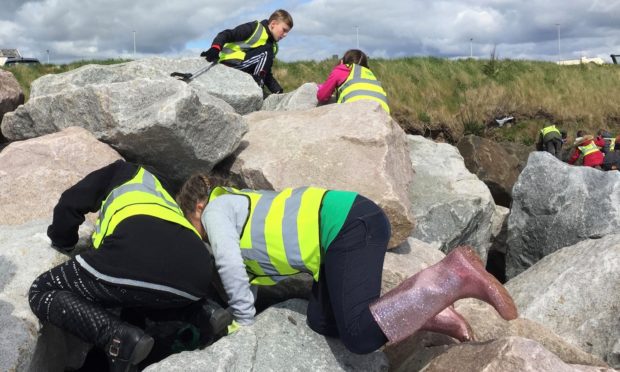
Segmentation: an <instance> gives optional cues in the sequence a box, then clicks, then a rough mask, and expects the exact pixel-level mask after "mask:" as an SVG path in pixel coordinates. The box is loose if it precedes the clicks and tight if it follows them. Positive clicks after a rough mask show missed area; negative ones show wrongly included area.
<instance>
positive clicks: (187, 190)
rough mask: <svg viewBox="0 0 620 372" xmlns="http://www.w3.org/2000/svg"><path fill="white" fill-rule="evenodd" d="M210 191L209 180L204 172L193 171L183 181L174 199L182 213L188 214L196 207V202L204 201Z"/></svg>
mask: <svg viewBox="0 0 620 372" xmlns="http://www.w3.org/2000/svg"><path fill="white" fill-rule="evenodd" d="M210 193H211V181H210V180H209V177H207V175H206V174H203V173H195V174H193V175H192V176H191V177H190V178H188V179H187V181H185V183H184V184H183V186H181V190H180V191H179V193H178V194H177V197H176V201H177V204H178V205H179V207H181V210H182V211H183V214H184V215H186V216H187V215H188V214H189V213H191V212H193V211H194V209H195V208H196V204H198V203H200V202H204V201H206V200H207V199H208V198H209V194H210Z"/></svg>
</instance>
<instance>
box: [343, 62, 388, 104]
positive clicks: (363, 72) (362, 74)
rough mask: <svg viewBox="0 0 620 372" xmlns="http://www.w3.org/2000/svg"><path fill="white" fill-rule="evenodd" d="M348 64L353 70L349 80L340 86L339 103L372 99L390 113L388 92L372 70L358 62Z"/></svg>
mask: <svg viewBox="0 0 620 372" xmlns="http://www.w3.org/2000/svg"><path fill="white" fill-rule="evenodd" d="M347 66H348V67H349V68H350V69H351V72H350V73H349V76H348V77H347V80H345V81H344V83H342V85H340V86H339V87H338V103H344V102H355V101H360V100H371V101H375V102H378V103H379V104H380V105H381V107H383V109H384V110H385V111H386V112H387V113H388V114H389V113H390V107H389V106H388V101H387V93H385V90H383V87H381V83H380V82H379V81H377V78H375V75H374V74H373V73H372V71H370V70H369V69H367V68H366V67H364V66H360V65H357V64H351V65H347Z"/></svg>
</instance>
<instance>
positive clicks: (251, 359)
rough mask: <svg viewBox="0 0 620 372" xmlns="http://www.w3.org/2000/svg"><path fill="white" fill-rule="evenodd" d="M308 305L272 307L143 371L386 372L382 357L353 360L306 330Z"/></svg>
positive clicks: (300, 302)
mask: <svg viewBox="0 0 620 372" xmlns="http://www.w3.org/2000/svg"><path fill="white" fill-rule="evenodd" d="M306 306H307V301H304V300H289V301H286V302H283V303H281V304H279V305H276V306H274V307H271V308H269V309H267V310H265V311H264V312H262V313H261V314H260V315H258V316H257V318H256V323H254V324H253V325H251V326H247V327H242V328H241V329H240V330H239V331H237V332H236V333H234V334H233V335H230V336H226V337H224V338H222V339H220V340H219V341H217V342H216V343H214V344H212V345H211V346H209V347H207V348H205V349H204V350H198V351H188V352H183V353H180V354H175V355H172V356H170V357H168V358H166V359H164V360H163V361H161V362H159V363H157V364H153V365H151V366H149V367H147V368H146V369H145V370H144V371H148V372H155V371H166V372H168V371H183V372H190V371H377V372H378V371H387V370H388V363H387V358H386V357H385V355H384V354H383V353H382V352H380V351H376V352H374V353H370V354H367V355H357V354H353V353H351V352H350V351H348V350H347V349H346V348H345V347H344V345H343V344H342V343H341V342H340V341H339V340H336V339H332V338H327V337H325V336H321V335H319V334H318V333H316V332H314V331H313V330H311V329H310V328H309V327H308V326H307V325H306Z"/></svg>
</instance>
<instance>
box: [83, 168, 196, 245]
mask: <svg viewBox="0 0 620 372" xmlns="http://www.w3.org/2000/svg"><path fill="white" fill-rule="evenodd" d="M136 215H147V216H153V217H157V218H160V219H162V220H166V221H170V222H174V223H177V224H179V225H181V226H184V227H186V228H188V229H190V230H192V231H193V232H194V233H196V235H198V237H200V234H199V233H198V231H196V229H195V228H194V226H192V224H191V223H190V222H189V221H188V220H187V219H186V218H185V216H184V215H183V212H182V211H181V208H179V206H178V205H177V203H176V202H175V201H174V199H173V198H172V197H171V196H170V194H168V192H167V191H166V190H165V189H164V188H163V187H162V185H161V183H160V182H159V180H158V179H157V178H155V176H154V175H153V174H151V173H150V172H148V171H147V170H145V169H144V168H142V167H140V169H139V170H138V172H137V173H136V175H135V176H134V177H133V178H132V179H130V180H129V181H127V182H125V183H123V184H122V185H119V186H117V187H116V188H115V189H114V190H112V192H110V194H109V195H108V196H107V198H106V199H105V200H104V201H103V202H102V203H101V208H100V209H99V218H97V223H96V224H95V232H94V233H93V236H92V239H93V245H94V246H95V248H99V246H100V245H101V243H102V242H103V240H104V238H105V237H106V236H108V235H111V234H112V233H113V232H114V229H116V226H117V225H118V224H119V223H120V222H121V221H123V220H124V219H125V218H128V217H131V216H136Z"/></svg>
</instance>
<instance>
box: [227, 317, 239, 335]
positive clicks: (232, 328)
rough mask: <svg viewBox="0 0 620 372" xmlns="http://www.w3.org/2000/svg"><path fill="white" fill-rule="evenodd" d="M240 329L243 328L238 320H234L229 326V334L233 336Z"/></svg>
mask: <svg viewBox="0 0 620 372" xmlns="http://www.w3.org/2000/svg"><path fill="white" fill-rule="evenodd" d="M240 327H241V326H240V325H239V323H237V321H236V320H233V321H232V323H230V325H229V326H228V334H229V335H232V334H233V333H235V332H237V331H238V330H239V328H240Z"/></svg>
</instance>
